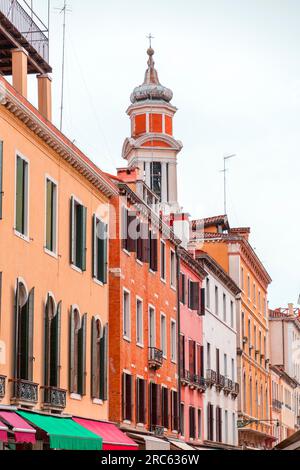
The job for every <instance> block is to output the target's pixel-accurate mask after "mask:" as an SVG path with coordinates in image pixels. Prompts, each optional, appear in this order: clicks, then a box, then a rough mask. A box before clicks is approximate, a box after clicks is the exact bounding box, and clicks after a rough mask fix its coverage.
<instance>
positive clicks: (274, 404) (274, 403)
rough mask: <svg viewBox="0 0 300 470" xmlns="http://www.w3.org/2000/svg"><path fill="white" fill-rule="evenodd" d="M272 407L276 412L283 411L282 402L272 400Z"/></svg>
mask: <svg viewBox="0 0 300 470" xmlns="http://www.w3.org/2000/svg"><path fill="white" fill-rule="evenodd" d="M272 407H273V408H274V410H278V411H280V410H281V409H282V403H281V401H279V400H276V399H273V400H272Z"/></svg>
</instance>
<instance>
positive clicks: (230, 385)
mask: <svg viewBox="0 0 300 470" xmlns="http://www.w3.org/2000/svg"><path fill="white" fill-rule="evenodd" d="M232 390H233V381H232V380H231V379H229V378H228V377H225V383H224V392H225V393H227V394H228V393H230V392H232Z"/></svg>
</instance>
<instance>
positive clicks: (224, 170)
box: [221, 153, 236, 215]
mask: <svg viewBox="0 0 300 470" xmlns="http://www.w3.org/2000/svg"><path fill="white" fill-rule="evenodd" d="M233 157H236V154H235V153H234V154H231V155H224V157H223V160H224V168H223V170H221V172H222V173H224V215H226V214H227V186H226V183H227V181H226V173H227V171H228V168H226V162H227V160H229V159H230V158H233Z"/></svg>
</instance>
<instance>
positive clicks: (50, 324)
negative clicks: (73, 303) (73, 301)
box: [44, 294, 61, 388]
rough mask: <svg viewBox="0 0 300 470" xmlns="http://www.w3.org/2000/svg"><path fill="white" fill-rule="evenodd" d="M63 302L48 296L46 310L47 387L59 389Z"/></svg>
mask: <svg viewBox="0 0 300 470" xmlns="http://www.w3.org/2000/svg"><path fill="white" fill-rule="evenodd" d="M60 325H61V302H60V303H59V304H58V306H57V307H56V304H55V300H54V299H53V297H52V296H51V295H50V294H48V298H47V303H46V308H45V381H44V382H45V386H46V387H57V388H58V387H59V381H60V380H59V379H60V328H61V327H60Z"/></svg>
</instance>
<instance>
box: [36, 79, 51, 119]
mask: <svg viewBox="0 0 300 470" xmlns="http://www.w3.org/2000/svg"><path fill="white" fill-rule="evenodd" d="M37 80H38V106H39V112H40V113H41V114H42V115H43V116H44V118H45V119H47V120H48V121H52V79H51V77H50V76H49V75H48V74H47V73H45V74H41V75H37Z"/></svg>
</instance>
